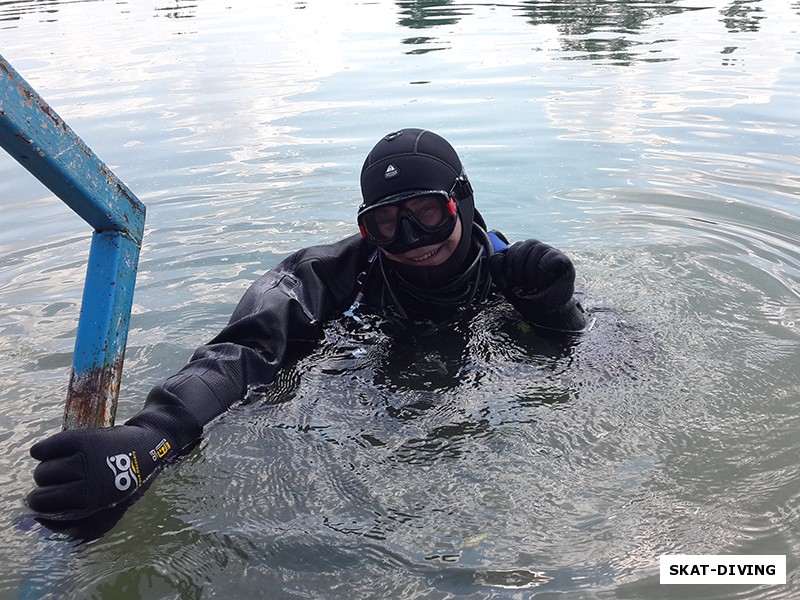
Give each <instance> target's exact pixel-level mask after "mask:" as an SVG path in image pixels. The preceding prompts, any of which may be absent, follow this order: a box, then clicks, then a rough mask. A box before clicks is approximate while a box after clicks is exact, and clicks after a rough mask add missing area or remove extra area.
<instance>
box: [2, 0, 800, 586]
mask: <svg viewBox="0 0 800 600" xmlns="http://www.w3.org/2000/svg"><path fill="white" fill-rule="evenodd" d="M798 14H800V7H798V5H797V3H794V4H787V3H786V2H783V1H781V0H753V1H743V0H735V1H730V0H724V1H712V2H700V3H698V2H696V1H694V0H674V1H669V0H665V1H648V2H643V1H640V2H634V1H627V2H626V1H610V2H601V3H598V2H585V1H566V0H563V1H558V2H532V1H516V2H511V3H505V4H503V3H495V2H483V1H479V2H468V3H467V2H459V1H457V0H452V1H450V2H441V1H440V2H435V1H416V2H412V1H397V2H391V1H388V0H379V1H377V2H336V3H332V2H296V1H288V0H285V1H282V2H280V1H279V2H269V3H265V2H252V3H250V4H246V3H239V2H237V3H223V2H216V1H209V2H191V1H177V2H175V1H172V2H163V1H158V0H156V1H152V2H150V3H142V2H136V3H108V2H24V1H11V2H4V3H2V4H0V30H2V32H3V48H2V52H3V54H4V56H5V57H6V58H7V59H9V60H10V62H11V63H12V64H14V65H15V67H17V68H18V69H19V70H20V71H21V72H22V73H23V75H25V76H26V77H27V78H28V79H29V80H30V81H31V82H32V83H33V84H34V86H35V87H36V88H37V89H39V91H40V92H42V93H43V95H44V96H45V97H46V98H47V99H48V100H49V101H50V102H51V103H52V104H53V105H54V106H55V107H56V109H57V110H58V111H59V113H60V114H61V115H62V116H63V117H64V118H65V119H66V120H67V122H69V123H70V124H71V125H72V126H73V128H74V129H76V130H77V131H78V132H79V133H80V134H81V135H82V136H83V137H84V138H85V139H86V140H87V142H88V143H89V145H90V146H91V147H92V148H93V149H94V150H95V151H96V152H97V153H98V154H99V155H100V156H101V157H103V158H104V159H105V160H106V161H107V162H109V164H110V165H111V166H112V168H114V170H115V171H116V172H117V173H118V174H119V175H120V176H121V177H122V179H123V180H125V181H126V183H127V184H128V185H129V186H130V187H131V188H132V189H133V190H135V191H136V193H137V195H139V196H140V197H141V198H142V199H143V200H144V201H145V203H146V204H147V207H148V217H147V218H148V221H147V231H146V234H145V247H144V248H143V251H142V258H141V263H140V273H139V279H138V282H137V283H138V285H137V295H136V298H135V303H136V304H135V307H134V315H133V320H132V331H131V336H130V338H129V347H128V351H127V356H126V365H125V369H126V371H125V379H124V380H123V391H122V397H121V400H120V411H119V414H120V415H123V416H127V415H130V414H132V413H133V412H134V411H135V410H137V409H138V408H139V407H140V406H141V403H142V399H143V398H144V397H145V395H146V393H147V391H148V389H149V387H150V386H151V385H152V384H153V383H154V382H155V381H157V380H159V379H161V378H163V377H164V376H166V375H167V374H170V373H172V372H174V371H175V370H177V369H178V368H179V367H180V366H182V364H183V363H184V361H185V360H186V359H187V357H188V356H189V355H190V353H191V351H192V350H193V348H194V347H195V346H196V345H197V344H199V343H201V342H203V341H205V340H207V339H208V338H210V337H211V336H212V335H213V334H214V333H216V331H217V330H218V329H219V328H220V327H221V326H222V325H223V324H224V323H225V321H226V320H227V318H228V315H229V314H230V312H231V310H232V308H233V305H234V303H235V302H236V300H237V299H238V297H239V296H240V295H241V293H242V292H243V290H244V289H245V287H246V286H247V284H248V283H249V282H250V281H252V280H253V279H254V278H255V277H256V276H257V275H258V274H260V273H261V272H263V270H264V269H266V268H269V267H270V266H272V265H274V264H275V263H276V262H277V261H278V260H280V259H281V258H282V257H283V256H285V255H286V254H287V253H288V252H290V251H292V250H294V249H296V248H299V247H302V246H305V245H307V244H311V243H317V242H322V241H327V240H333V239H338V238H340V237H342V236H344V235H347V234H349V233H351V232H353V231H355V229H354V226H353V222H352V221H353V216H354V211H355V206H356V205H357V203H358V202H357V198H358V189H357V175H358V169H359V167H360V164H361V160H362V159H363V155H364V154H365V153H366V152H367V151H368V149H369V148H370V147H371V146H372V144H373V143H374V141H375V139H376V137H377V136H380V135H381V134H383V133H385V132H386V131H389V130H393V129H396V128H397V127H400V126H405V125H415V126H418V125H421V126H423V127H430V128H432V129H435V130H439V131H441V132H442V133H444V134H445V135H446V136H448V137H450V138H451V139H452V141H453V142H454V143H455V145H456V146H457V147H458V148H459V150H461V153H462V156H463V158H464V161H465V164H466V165H467V170H468V172H469V173H470V178H471V180H472V181H473V184H474V185H475V187H476V202H477V206H478V208H479V210H481V212H482V214H483V215H484V216H485V217H486V218H487V220H488V222H489V223H490V224H491V226H492V227H496V228H498V229H500V230H502V231H503V232H504V233H505V234H506V235H508V236H509V237H510V238H511V239H512V240H514V239H520V238H522V237H530V236H533V237H538V238H541V239H544V240H546V241H549V242H552V243H554V244H555V245H557V246H560V247H562V248H564V249H565V250H566V251H567V252H568V253H569V254H570V255H571V256H573V257H574V259H575V261H576V264H577V269H578V274H579V281H578V283H579V287H580V288H581V290H582V293H583V296H584V301H585V303H586V305H587V306H588V307H589V308H590V309H591V310H592V311H593V314H594V315H595V316H596V317H597V321H596V324H595V327H594V328H593V329H592V330H591V331H590V332H589V333H588V334H586V335H584V336H582V337H581V338H580V339H579V340H575V341H573V343H566V344H565V343H560V342H558V341H557V340H554V339H548V338H545V337H542V336H540V335H537V333H536V332H535V331H532V330H531V329H530V328H528V327H526V326H525V325H524V324H521V323H519V322H518V321H517V320H516V319H515V318H514V314H513V312H512V311H511V310H510V309H508V308H507V307H505V306H503V305H500V306H494V307H492V309H491V310H487V311H485V312H481V313H480V314H469V315H464V318H463V319H460V320H458V321H456V322H455V323H454V324H453V325H452V326H451V327H450V328H447V329H444V330H441V331H438V332H437V335H436V336H433V337H428V338H423V339H420V340H417V341H409V340H394V341H393V340H390V339H388V338H386V337H385V336H383V335H379V334H377V333H376V330H375V328H372V327H370V325H371V323H370V322H369V321H362V323H361V324H360V325H358V326H356V324H354V323H353V322H351V321H348V320H346V319H342V320H341V321H337V322H335V323H331V324H330V325H329V326H328V327H326V329H325V339H324V340H323V341H322V342H321V343H320V344H319V345H317V346H315V347H313V348H312V349H310V352H311V353H310V354H309V355H304V354H300V355H299V356H297V357H294V360H293V362H292V363H291V365H290V366H289V368H287V369H285V370H284V371H282V372H281V374H280V375H279V377H278V378H277V379H276V380H275V381H274V382H272V383H270V384H269V385H267V386H265V387H263V388H260V389H256V390H253V391H252V393H251V394H250V396H249V397H248V399H247V402H245V403H243V404H242V405H241V406H238V407H236V408H235V409H234V410H233V411H231V412H230V413H228V414H226V415H225V416H223V417H222V418H221V419H220V420H219V422H217V423H215V424H214V426H213V427H211V428H210V429H209V431H208V433H207V435H206V437H205V439H204V440H203V442H202V444H201V445H200V446H199V447H198V448H197V449H196V450H195V451H194V452H193V453H192V454H191V455H190V456H188V457H187V458H186V460H184V461H182V462H181V463H180V464H177V465H174V466H173V467H172V468H170V469H167V470H166V471H165V472H164V473H162V474H161V475H160V476H159V478H158V479H157V480H156V482H155V483H154V485H153V487H152V488H151V490H150V491H149V492H148V493H147V494H145V495H144V496H143V497H142V498H141V499H140V500H139V501H138V502H137V503H136V504H134V505H133V506H132V507H131V509H130V510H129V511H128V512H127V513H125V514H124V516H122V518H121V519H120V521H119V522H118V523H117V524H116V526H114V527H113V528H112V529H111V531H109V532H108V533H107V534H106V535H105V536H103V537H101V538H100V539H96V540H94V541H91V542H87V543H83V544H78V543H74V542H71V541H69V538H68V537H67V536H65V535H63V534H56V533H50V532H48V531H47V530H44V529H42V528H41V527H39V526H38V525H35V524H33V523H32V522H31V521H30V519H26V518H25V517H24V515H25V510H24V508H23V507H22V505H21V501H20V498H21V497H22V495H23V494H24V493H25V492H26V491H27V490H28V488H29V487H30V485H31V477H30V473H31V469H32V468H33V464H32V462H33V461H32V460H31V459H29V458H28V457H27V454H26V453H27V448H28V447H30V445H31V444H32V443H33V442H34V441H35V440H38V439H40V438H41V437H43V436H44V435H46V434H48V433H50V432H52V431H54V430H55V429H56V428H57V427H58V424H59V422H60V408H59V407H60V405H61V402H62V399H63V396H64V390H65V388H66V384H67V380H68V369H69V364H70V362H71V352H72V344H73V341H74V337H75V323H76V320H77V311H78V306H79V302H80V293H81V286H82V280H83V276H84V269H85V266H84V265H85V256H86V253H87V252H88V234H89V232H87V231H85V229H84V226H83V223H82V222H80V220H79V219H73V218H72V215H71V214H70V213H69V211H68V209H66V208H65V207H64V206H63V205H62V204H61V203H60V202H59V201H58V200H56V199H53V198H51V197H49V196H48V195H47V194H46V192H45V191H43V189H42V188H41V187H40V186H38V184H36V183H35V182H33V181H32V180H31V178H30V177H29V176H28V175H27V173H26V172H24V171H22V170H21V169H20V168H19V167H18V166H17V165H16V164H15V163H13V162H12V161H10V159H7V158H6V157H5V156H4V155H0V196H2V198H4V201H3V202H2V203H0V204H1V205H0V220H2V224H3V227H1V228H0V381H2V383H3V386H2V391H0V424H2V427H0V447H2V452H1V453H0V457H2V458H0V463H1V464H0V489H2V490H3V496H2V502H3V506H4V508H5V510H4V511H3V512H2V513H0V514H2V515H3V517H0V523H2V524H3V525H5V527H2V528H0V532H2V533H0V546H2V548H4V550H0V559H2V561H1V562H2V563H3V565H4V569H3V573H2V575H0V597H7V596H8V597H17V596H20V595H22V596H24V595H25V594H27V595H28V596H27V597H36V598H39V597H42V596H44V595H45V594H46V593H48V592H49V593H51V594H52V595H53V596H59V597H60V596H64V597H90V596H92V597H105V598H114V599H115V600H117V599H120V598H138V597H176V596H177V597H187V598H189V597H206V596H219V597H260V596H263V595H264V594H268V595H270V597H279V598H280V597H286V598H288V597H299V596H302V597H320V596H324V597H326V598H339V597H343V598H344V597H347V598H352V597H354V596H362V597H414V596H419V597H428V598H446V597H466V598H486V597H498V598H512V597H524V598H528V597H536V596H537V595H538V594H542V596H543V597H548V594H549V595H550V596H552V595H556V594H563V595H565V596H568V597H570V598H587V599H588V598H597V597H601V596H602V597H626V598H653V597H660V598H678V597H683V596H685V590H684V591H682V590H680V589H679V590H678V591H675V589H673V586H659V584H658V558H659V556H660V555H662V554H664V553H667V552H673V553H689V554H695V553H710V554H716V553H728V554H787V555H788V556H789V557H790V558H789V579H788V580H789V583H788V584H787V585H786V586H783V587H773V588H754V587H748V586H741V587H740V588H739V587H737V590H735V595H736V597H738V598H750V599H755V598H771V599H776V598H777V599H781V600H784V599H785V600H789V599H790V598H794V597H796V596H798V594H800V588H798V582H797V573H798V571H797V568H798V567H797V564H795V563H796V561H795V559H794V558H792V557H796V556H798V555H800V537H799V536H798V534H797V528H796V523H797V520H798V518H799V517H800V477H798V472H797V468H796V456H797V454H798V451H800V443H799V442H798V437H797V431H798V425H800V423H798V415H799V414H800V410H798V409H799V408H800V379H799V377H800V375H799V374H798V373H799V372H800V371H798V368H797V365H798V364H800V283H799V282H800V239H799V238H798V231H800V204H799V203H798V193H797V191H798V189H800V160H798V152H797V150H798V144H797V139H798V130H797V127H798V124H797V119H796V114H797V109H796V97H797V91H798V89H800V69H798V60H797V59H798V56H799V54H798V52H800V45H799V44H800V42H798V38H797V35H796V32H797V29H798V27H799V26H800V18H798ZM165 17H166V18H165ZM97 23H103V26H102V27H97V26H96V24H97ZM45 41H46V42H45ZM26 527H27V529H26ZM696 587H697V588H701V587H702V588H703V589H702V590H698V591H697V597H702V598H719V599H722V598H725V599H726V600H727V598H730V597H731V594H732V592H731V590H730V588H718V587H715V586H696ZM693 591H694V590H693Z"/></svg>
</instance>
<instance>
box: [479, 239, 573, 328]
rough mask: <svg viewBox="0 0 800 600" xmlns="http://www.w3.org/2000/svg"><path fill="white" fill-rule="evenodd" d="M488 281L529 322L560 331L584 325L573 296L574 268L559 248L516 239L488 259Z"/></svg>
mask: <svg viewBox="0 0 800 600" xmlns="http://www.w3.org/2000/svg"><path fill="white" fill-rule="evenodd" d="M489 272H490V273H491V275H492V280H493V281H494V283H495V284H496V285H497V287H498V288H499V289H500V291H501V292H502V293H503V295H504V296H505V297H506V299H507V300H508V301H509V302H510V303H511V304H512V305H513V306H514V308H516V309H517V310H518V311H519V312H520V314H522V316H523V317H524V318H525V319H526V320H527V321H528V322H529V323H531V324H532V325H536V326H538V327H541V328H544V329H547V330H551V331H557V332H564V333H578V332H580V331H583V330H584V328H585V327H586V324H587V320H586V313H585V312H584V310H583V308H582V307H581V305H580V303H579V302H578V301H577V300H576V299H575V298H574V297H573V294H574V292H575V267H574V266H573V265H572V261H571V260H570V259H569V258H568V257H567V256H566V255H565V254H564V253H563V252H561V251H560V250H556V249H555V248H553V247H552V246H548V245H547V244H544V243H542V242H539V241H536V240H526V241H524V242H517V243H516V244H514V245H513V246H511V247H509V248H508V249H507V250H505V251H503V252H498V253H497V254H493V255H492V257H491V258H490V259H489Z"/></svg>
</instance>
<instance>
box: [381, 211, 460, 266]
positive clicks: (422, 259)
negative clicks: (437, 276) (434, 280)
mask: <svg viewBox="0 0 800 600" xmlns="http://www.w3.org/2000/svg"><path fill="white" fill-rule="evenodd" d="M460 241H461V217H459V218H458V219H456V226H455V228H454V229H453V233H452V234H451V235H450V237H449V238H447V239H446V240H445V241H443V242H440V243H438V244H433V245H431V246H422V247H421V248H413V249H411V250H407V251H406V252H403V253H401V254H392V253H391V252H387V251H386V250H384V249H383V248H381V252H383V255H384V256H385V257H386V258H388V259H389V260H393V261H395V262H399V263H402V264H404V265H409V266H412V267H435V266H436V265H440V264H442V263H443V262H445V261H446V260H447V259H448V258H450V257H451V256H452V255H453V252H455V250H456V247H457V246H458V243H459V242H460Z"/></svg>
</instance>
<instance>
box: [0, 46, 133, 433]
mask: <svg viewBox="0 0 800 600" xmlns="http://www.w3.org/2000/svg"><path fill="white" fill-rule="evenodd" d="M0 146H2V147H3V148H4V149H5V150H6V152H8V153H9V154H10V155H11V156H12V157H13V158H14V159H16V160H17V161H18V162H19V163H20V164H21V165H22V166H23V167H25V168H26V169H28V171H30V172H31V173H32V174H33V175H34V176H35V177H36V178H37V179H38V180H39V181H41V182H42V183H43V184H44V185H46V186H47V187H48V188H49V189H50V191H52V192H53V193H54V194H55V195H56V196H58V197H59V198H60V199H61V200H63V201H64V202H65V203H66V204H67V205H68V206H69V207H70V208H71V209H72V210H74V211H75V212H76V213H78V215H80V216H81V217H82V218H83V220H84V221H86V222H87V223H88V224H89V225H91V227H92V228H93V229H94V233H93V234H92V244H91V248H90V250H89V261H88V267H87V270H86V282H85V284H84V288H83V299H82V303H81V314H80V318H79V320H78V332H77V337H76V340H75V352H74V356H73V362H72V375H71V377H70V382H69V390H68V392H67V401H66V407H65V410H64V429H75V428H85V427H110V426H111V425H113V424H114V418H115V416H116V408H117V398H118V396H119V386H120V380H121V378H122V363H123V359H124V356H125V344H126V343H127V339H128V329H129V327H130V313H131V304H132V302H133V290H134V286H135V284H136V270H137V267H138V263H139V251H140V249H141V245H142V236H143V234H144V221H145V207H144V204H142V203H141V202H140V201H139V199H138V198H137V197H136V196H135V195H134V194H133V192H131V191H130V190H129V189H128V188H127V187H126V186H125V184H124V183H122V182H121V181H120V180H119V179H118V178H117V177H116V175H114V174H113V173H112V172H111V170H110V169H109V168H108V167H107V166H106V165H105V163H103V161H101V160H100V159H99V158H98V157H97V156H96V155H95V154H94V152H92V150H91V149H90V148H89V147H88V146H87V145H86V144H85V143H84V142H83V140H81V139H80V138H79V137H78V136H77V135H76V134H75V132H73V131H72V129H70V127H69V126H68V125H67V124H66V123H65V122H64V120H63V119H61V117H59V116H58V115H57V114H56V113H55V111H54V110H53V109H52V108H51V107H50V106H49V105H48V104H47V103H46V102H45V101H44V100H43V99H42V97H41V96H39V94H37V93H36V92H35V91H34V90H33V89H32V88H31V86H30V85H28V83H27V82H26V81H25V80H24V79H23V78H22V77H21V76H20V75H19V73H17V72H16V71H15V70H14V69H13V68H12V67H11V65H10V64H9V63H8V62H7V61H6V60H5V59H4V58H3V57H2V56H0Z"/></svg>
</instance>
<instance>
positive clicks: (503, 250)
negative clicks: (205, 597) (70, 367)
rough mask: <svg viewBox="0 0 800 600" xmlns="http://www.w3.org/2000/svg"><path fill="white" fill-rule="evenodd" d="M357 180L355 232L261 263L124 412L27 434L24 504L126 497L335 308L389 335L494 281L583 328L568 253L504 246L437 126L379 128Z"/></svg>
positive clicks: (69, 506) (532, 309) (418, 324)
mask: <svg viewBox="0 0 800 600" xmlns="http://www.w3.org/2000/svg"><path fill="white" fill-rule="evenodd" d="M361 193H362V197H363V204H362V205H361V206H360V208H359V210H358V216H357V223H358V227H359V233H357V234H354V235H351V236H350V237H347V238H345V239H343V240H341V241H339V242H336V243H332V244H325V245H320V246H315V247H310V248H306V249H302V250H299V251H297V252H295V253H293V254H292V255H290V256H289V257H287V258H286V259H284V260H283V261H282V262H281V263H280V264H278V265H277V266H276V267H275V268H273V269H272V270H270V271H268V272H267V273H265V274H264V275H263V276H261V277H260V278H259V279H258V280H257V281H255V282H254V283H253V284H252V285H251V287H250V288H249V289H248V290H247V291H246V292H245V294H244V295H243V297H242V299H241V300H240V302H239V304H238V305H237V307H236V309H235V310H234V312H233V315H232V316H231V318H230V321H229V322H228V324H227V325H226V326H225V327H224V328H223V329H222V331H221V332H220V333H219V334H218V335H217V336H216V337H214V338H213V339H212V340H211V341H210V342H208V343H207V344H205V345H203V346H201V347H200V348H198V349H197V350H196V351H195V352H194V354H193V356H192V357H191V359H190V361H189V363H188V364H187V365H186V366H185V367H183V369H181V370H180V371H179V372H178V373H177V374H175V375H173V376H172V377H169V378H168V379H167V380H166V381H164V382H162V383H161V384H159V385H156V386H155V387H154V388H153V389H152V390H151V391H150V393H149V394H148V396H147V399H146V401H145V404H144V407H143V409H142V410H141V411H140V412H139V413H137V414H136V415H134V416H133V417H132V418H130V419H128V420H127V421H126V422H125V424H123V425H116V426H114V427H110V428H103V429H81V430H70V431H63V432H60V433H57V434H55V435H53V436H51V437H49V438H46V439H44V440H42V441H39V442H38V443H36V444H34V445H33V447H32V448H31V451H30V452H31V456H32V457H33V458H34V459H36V460H38V461H41V462H40V463H39V464H38V465H37V466H36V469H35V470H34V481H35V483H36V487H35V488H34V489H33V491H31V492H30V493H29V494H28V496H27V499H26V501H27V504H28V506H29V507H30V508H31V509H32V510H33V511H35V512H36V513H37V514H38V515H41V516H43V517H45V518H47V519H52V520H55V521H62V522H67V521H74V520H80V519H84V518H86V517H87V516H90V515H93V514H94V513H97V512H98V511H101V510H103V509H106V508H110V507H114V506H124V505H126V504H127V503H128V502H130V501H131V500H133V499H135V498H136V497H138V494H137V492H141V491H142V490H143V489H144V487H143V486H145V485H146V484H147V483H149V482H150V481H151V480H152V478H153V477H154V476H155V474H156V473H157V472H158V471H159V469H160V468H161V467H162V466H163V465H164V464H165V463H166V462H168V461H170V460H172V459H174V458H175V457H178V456H180V455H182V454H185V453H186V452H188V451H189V450H190V449H191V448H192V447H194V445H195V444H196V443H197V442H198V441H199V439H200V437H201V434H202V432H203V428H204V427H205V426H206V425H208V424H209V423H210V422H211V421H213V420H214V419H215V418H216V417H217V416H219V415H220V414H222V413H223V412H224V411H226V410H227V409H228V408H230V407H231V406H232V405H233V404H234V403H236V402H239V401H241V400H243V399H244V398H245V396H246V394H247V391H248V389H250V388H251V387H255V386H259V385H263V384H266V383H269V382H270V381H272V380H273V378H274V377H275V375H276V373H277V371H278V370H279V369H281V367H282V366H283V365H284V364H285V361H286V359H287V357H288V355H289V354H290V352H291V351H293V350H294V348H296V347H298V346H299V345H300V344H302V343H306V342H311V343H313V342H315V341H318V340H319V339H320V338H321V337H322V327H323V325H324V324H325V323H326V322H328V321H332V320H334V319H338V318H340V317H342V316H343V315H344V314H348V315H350V316H356V318H358V317H357V315H358V314H373V315H378V316H379V317H380V318H381V319H382V320H383V322H385V323H386V324H387V330H388V331H389V334H390V335H401V334H403V333H410V334H411V335H414V333H415V332H421V331H425V330H429V329H430V326H431V325H432V324H433V325H436V324H441V323H446V322H447V321H448V320H450V319H452V318H453V317H454V316H455V315H457V314H458V313H459V311H461V310H463V309H464V308H465V307H471V306H475V305H480V304H482V303H484V301H485V300H487V299H488V298H490V297H494V296H496V295H498V294H501V295H502V296H504V297H505V299H506V300H507V301H508V302H509V303H510V304H511V305H513V306H514V308H516V310H517V311H518V312H519V313H520V315H521V316H522V318H524V319H525V320H526V321H527V322H528V323H529V324H531V325H532V326H534V327H536V328H538V329H541V330H546V331H551V332H563V333H565V334H567V335H570V334H575V333H580V332H581V331H583V330H584V328H585V327H586V324H587V317H586V314H585V312H584V310H583V308H582V307H581V305H580V303H579V302H578V301H577V299H576V298H575V296H574V287H575V268H574V266H573V264H572V262H571V261H570V259H569V258H568V257H567V256H566V255H565V254H563V253H562V252H560V251H559V250H556V249H555V248H553V247H551V246H548V245H547V244H544V243H542V242H539V241H537V240H526V241H522V242H517V243H515V244H513V245H510V246H509V245H508V242H507V241H506V240H505V238H504V237H503V236H502V235H501V234H498V233H496V232H493V231H489V230H488V229H487V226H486V223H485V221H484V219H483V217H482V216H481V215H480V213H479V212H478V211H477V210H476V209H475V204H474V198H473V190H472V186H471V185H470V182H469V180H468V178H467V175H466V173H465V171H464V168H463V166H462V164H461V161H460V159H459V157H458V155H457V153H456V151H455V150H454V148H453V147H452V146H451V145H450V143H448V142H447V141H446V140H445V139H444V138H442V137H440V136H439V135H437V134H435V133H433V132H430V131H426V130H421V129H404V130H401V131H396V132H394V133H390V134H388V135H386V136H385V137H384V138H382V139H381V140H380V141H379V142H378V143H377V144H376V145H375V147H374V148H373V149H372V150H371V151H370V153H369V154H368V156H367V158H366V160H365V162H364V165H363V168H362V170H361Z"/></svg>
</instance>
